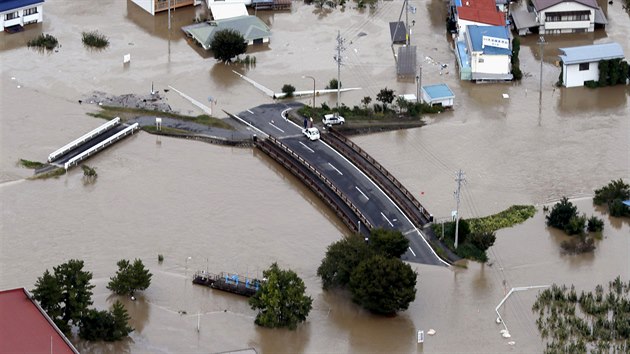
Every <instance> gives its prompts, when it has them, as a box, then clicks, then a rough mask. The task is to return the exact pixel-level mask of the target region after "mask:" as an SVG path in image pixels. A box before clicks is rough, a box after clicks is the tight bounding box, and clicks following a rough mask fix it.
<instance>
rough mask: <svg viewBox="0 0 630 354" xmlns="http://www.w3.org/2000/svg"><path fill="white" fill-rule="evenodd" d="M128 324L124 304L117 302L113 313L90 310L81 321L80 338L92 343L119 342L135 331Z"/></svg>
mask: <svg viewBox="0 0 630 354" xmlns="http://www.w3.org/2000/svg"><path fill="white" fill-rule="evenodd" d="M128 322H129V314H128V313H127V310H126V309H125V307H124V306H123V304H122V303H121V302H120V301H118V300H117V301H116V302H115V303H114V305H113V306H112V310H111V311H98V310H95V309H90V310H88V311H87V313H86V315H85V316H84V317H83V318H82V319H81V326H80V329H79V336H80V337H81V338H83V339H85V340H91V341H94V340H104V341H107V342H112V341H117V340H120V339H122V338H124V337H126V336H128V335H129V333H131V332H132V331H133V330H134V329H133V328H131V327H130V326H129V324H128Z"/></svg>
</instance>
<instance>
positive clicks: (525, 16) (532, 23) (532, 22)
mask: <svg viewBox="0 0 630 354" xmlns="http://www.w3.org/2000/svg"><path fill="white" fill-rule="evenodd" d="M512 19H513V20H514V25H515V26H516V29H518V30H520V29H523V28H532V27H538V22H536V14H534V13H533V12H527V11H525V10H523V9H517V10H515V11H512Z"/></svg>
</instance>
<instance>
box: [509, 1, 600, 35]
mask: <svg viewBox="0 0 630 354" xmlns="http://www.w3.org/2000/svg"><path fill="white" fill-rule="evenodd" d="M532 5H533V7H532V8H529V9H528V10H527V11H526V10H523V9H520V10H517V11H514V12H513V13H512V18H513V20H514V21H513V22H514V29H515V30H517V31H518V32H519V35H523V34H527V33H531V32H533V31H532V29H534V28H536V27H537V29H538V33H540V34H560V33H580V32H593V31H594V30H595V29H596V28H604V27H605V26H606V24H608V20H607V19H606V16H605V15H604V12H603V11H602V8H601V7H600V6H599V5H598V4H597V0H532Z"/></svg>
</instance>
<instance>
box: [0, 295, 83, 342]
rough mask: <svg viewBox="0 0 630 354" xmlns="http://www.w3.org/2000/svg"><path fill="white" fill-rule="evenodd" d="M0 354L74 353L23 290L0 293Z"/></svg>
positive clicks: (49, 320) (46, 316) (65, 339)
mask: <svg viewBox="0 0 630 354" xmlns="http://www.w3.org/2000/svg"><path fill="white" fill-rule="evenodd" d="M0 353H7V354H8V353H42V354H43V353H46V354H48V353H55V354H60V353H70V354H74V353H78V351H77V350H76V349H75V348H74V347H73V346H72V344H71V343H70V342H68V339H67V338H66V337H65V336H64V335H63V333H61V332H60V331H59V329H58V328H57V326H55V325H54V323H53V322H52V320H51V319H50V318H49V317H48V315H46V313H45V312H44V311H43V310H42V309H41V308H40V307H39V305H38V304H37V303H36V302H35V300H31V298H30V297H29V296H28V292H27V291H26V290H25V289H24V288H19V289H13V290H4V291H0Z"/></svg>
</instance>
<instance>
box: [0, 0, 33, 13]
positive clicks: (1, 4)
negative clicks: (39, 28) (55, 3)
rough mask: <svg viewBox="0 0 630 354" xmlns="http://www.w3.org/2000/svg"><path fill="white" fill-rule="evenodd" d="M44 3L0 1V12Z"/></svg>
mask: <svg viewBox="0 0 630 354" xmlns="http://www.w3.org/2000/svg"><path fill="white" fill-rule="evenodd" d="M40 3H44V0H0V12H5V11H9V10H13V9H19V8H20V7H25V6H30V5H35V4H40Z"/></svg>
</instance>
